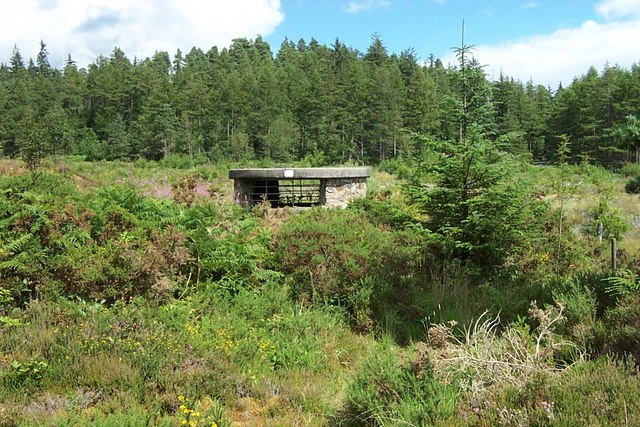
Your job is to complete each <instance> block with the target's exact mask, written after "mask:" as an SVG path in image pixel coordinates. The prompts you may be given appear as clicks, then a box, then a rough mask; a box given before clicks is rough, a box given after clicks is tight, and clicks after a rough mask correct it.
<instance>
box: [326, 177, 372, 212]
mask: <svg viewBox="0 0 640 427" xmlns="http://www.w3.org/2000/svg"><path fill="white" fill-rule="evenodd" d="M320 194H321V196H323V199H322V202H321V203H322V204H323V205H325V206H327V207H334V208H346V207H347V205H348V204H349V202H350V201H352V200H355V199H361V198H363V197H365V196H366V195H367V179H366V178H338V179H324V180H322V188H321V189H320Z"/></svg>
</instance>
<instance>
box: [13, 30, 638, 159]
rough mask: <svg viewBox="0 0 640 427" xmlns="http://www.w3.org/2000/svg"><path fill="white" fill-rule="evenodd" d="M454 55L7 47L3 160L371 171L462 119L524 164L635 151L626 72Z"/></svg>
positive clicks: (633, 80) (335, 48)
mask: <svg viewBox="0 0 640 427" xmlns="http://www.w3.org/2000/svg"><path fill="white" fill-rule="evenodd" d="M456 52H457V54H458V59H459V63H458V64H446V65H445V64H442V62H441V61H440V60H439V59H437V58H433V57H432V58H428V59H427V60H426V62H425V61H424V59H419V58H417V57H416V55H415V53H414V52H413V50H411V49H407V50H405V51H403V52H401V53H400V54H395V53H389V52H388V51H387V49H386V48H385V46H384V43H383V41H382V40H381V39H380V38H378V37H374V39H373V41H372V43H371V45H370V47H369V48H368V49H367V51H366V52H364V53H362V52H358V51H355V50H353V49H351V48H349V47H347V46H346V45H345V44H344V43H342V42H340V41H339V40H337V39H336V41H335V42H334V43H333V44H332V45H330V46H326V45H321V44H319V43H318V42H316V41H315V40H313V39H312V40H311V41H310V42H309V43H307V42H305V41H304V40H300V41H298V42H297V43H294V42H292V41H288V40H285V41H284V42H283V43H282V45H281V46H280V47H279V48H278V50H277V51H276V52H274V51H273V50H272V48H271V46H269V44H268V43H266V42H265V41H263V40H262V39H261V38H260V37H257V38H256V39H255V40H247V39H236V40H234V42H233V43H232V45H231V46H230V47H229V48H228V49H227V48H224V49H222V50H221V51H219V50H218V49H217V48H215V47H214V48H211V49H210V50H208V51H207V52H204V51H203V50H201V49H199V48H195V47H194V48H193V49H192V50H191V51H190V52H188V53H186V54H185V53H183V52H180V51H178V52H176V53H174V54H169V53H167V52H156V54H155V55H154V56H153V57H152V58H144V59H140V58H127V56H126V54H125V52H123V51H121V50H120V49H119V48H115V49H114V50H113V52H112V53H111V55H110V56H109V57H99V58H97V59H96V60H95V62H94V63H93V64H90V65H89V66H88V67H87V68H86V69H85V68H82V69H79V68H78V66H77V65H76V64H75V63H74V61H73V59H72V58H71V57H69V58H68V60H67V61H66V64H65V66H64V68H63V69H56V68H53V67H52V66H51V65H50V64H49V61H48V52H47V47H46V44H45V43H44V42H42V43H41V48H40V51H39V53H38V55H37V57H36V58H35V61H34V60H33V59H29V60H27V59H26V58H23V57H22V56H21V54H20V51H19V49H18V48H17V47H16V48H15V49H14V51H13V54H12V56H11V59H10V61H9V64H3V65H2V67H1V68H0V82H1V83H2V84H1V85H0V112H1V114H2V121H1V123H2V127H0V141H2V150H3V154H4V155H5V156H16V155H17V154H18V153H20V152H30V151H33V150H34V149H36V151H43V153H51V154H59V155H62V154H64V155H69V154H79V155H84V156H86V158H87V159H88V160H103V159H106V160H133V159H139V158H143V159H149V160H160V159H162V158H163V157H165V156H169V155H174V154H180V155H188V156H201V157H207V158H209V159H211V160H213V161H219V160H230V161H246V160H253V159H257V160H260V159H269V160H272V161H274V162H280V163H282V162H290V161H298V160H302V159H305V158H307V159H312V160H313V162H314V163H318V164H321V163H325V164H339V163H344V162H354V163H362V164H377V163H379V162H381V161H384V160H387V159H394V158H399V159H409V158H412V157H413V156H415V155H416V154H418V153H419V152H420V149H421V147H420V144H416V142H415V140H414V139H413V138H412V137H411V134H412V133H418V134H420V135H422V136H427V137H429V138H432V139H436V140H450V141H457V140H460V139H461V137H463V135H462V134H461V130H460V128H461V123H463V124H464V123H475V124H476V125H477V126H479V127H481V128H482V132H483V134H484V135H485V136H486V137H488V138H490V139H492V140H502V141H503V142H504V144H505V147H506V149H507V150H508V151H509V152H512V153H517V154H525V153H527V154H529V155H530V157H531V158H532V159H533V160H535V161H554V160H555V157H556V151H557V147H558V144H559V141H560V140H561V138H560V136H561V135H566V136H567V137H568V138H569V141H570V142H571V146H570V151H569V153H568V154H569V156H570V157H571V160H572V161H574V162H578V161H581V160H585V159H586V160H587V161H589V162H592V163H596V164H601V165H606V166H613V165H618V164H620V163H621V162H622V161H625V160H627V159H628V156H629V153H630V152H632V151H633V155H635V148H636V146H635V144H637V143H635V142H633V141H631V142H630V140H629V138H625V137H624V136H625V132H626V131H628V130H629V129H632V128H633V127H634V126H636V121H637V119H636V117H637V115H638V112H639V110H640V83H639V82H638V80H639V73H640V69H639V68H638V67H637V66H635V65H634V66H633V67H632V69H631V70H625V69H622V68H620V67H617V66H606V67H605V68H604V70H602V72H598V71H597V70H596V69H595V68H591V69H589V70H585V74H584V75H583V76H580V77H577V78H576V79H575V80H574V81H573V82H570V84H568V85H567V86H566V87H558V88H548V87H544V86H541V85H537V84H536V83H535V82H532V81H529V82H520V81H514V80H513V79H512V78H510V77H509V76H500V78H499V79H498V80H497V81H489V80H488V79H487V77H486V76H485V74H484V72H483V67H482V62H481V59H479V60H477V59H476V58H474V57H473V50H472V48H471V47H469V46H461V47H460V48H458V49H457V51H456ZM465 55H466V56H465ZM35 139H37V140H38V141H37V142H35V141H34V140H35ZM635 139H636V140H637V138H635ZM632 140H633V138H632ZM26 146H29V147H32V149H25V147H26Z"/></svg>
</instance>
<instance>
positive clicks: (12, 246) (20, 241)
mask: <svg viewBox="0 0 640 427" xmlns="http://www.w3.org/2000/svg"><path fill="white" fill-rule="evenodd" d="M32 237H33V235H32V234H31V233H27V234H23V235H22V236H20V237H18V238H17V239H16V240H14V241H13V242H9V243H6V244H5V245H3V246H2V252H3V253H9V254H10V255H12V254H15V253H16V252H20V251H21V250H22V248H23V247H24V246H25V245H26V244H27V243H28V242H29V240H31V238H32Z"/></svg>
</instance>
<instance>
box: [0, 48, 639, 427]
mask: <svg viewBox="0 0 640 427" xmlns="http://www.w3.org/2000/svg"><path fill="white" fill-rule="evenodd" d="M456 53H457V57H458V64H456V66H449V67H445V66H444V65H443V64H442V63H441V61H438V60H437V59H435V58H431V59H430V60H429V61H428V62H427V63H424V64H423V63H421V62H419V61H418V59H417V58H416V57H415V55H414V54H413V53H412V51H411V50H407V51H405V52H402V53H401V54H400V55H395V54H391V55H389V54H388V53H387V51H386V49H385V47H384V44H383V43H382V40H380V39H379V38H377V37H376V38H374V40H373V42H372V45H371V46H370V48H369V49H368V50H367V52H366V53H364V54H362V53H359V52H356V51H353V50H352V49H349V48H347V47H345V45H343V44H342V43H341V42H339V41H338V40H336V42H335V44H334V45H332V46H331V47H327V46H322V45H319V44H318V43H317V42H316V41H314V40H311V41H310V42H309V43H306V42H304V41H300V42H298V43H297V44H294V43H291V42H290V41H285V42H284V43H283V44H282V46H281V48H280V50H279V51H278V52H277V54H276V55H275V56H274V55H272V52H271V50H270V47H269V45H268V44H266V43H265V42H264V41H262V39H261V38H259V37H258V38H257V39H256V40H254V41H250V40H246V39H238V40H236V41H234V43H233V44H232V46H231V47H230V48H229V49H222V50H221V51H218V50H217V49H216V48H212V49H210V50H209V51H208V52H206V53H204V52H203V51H202V50H200V49H197V48H194V49H193V50H192V51H190V52H189V53H188V54H186V55H184V56H183V55H182V53H181V52H176V54H175V58H174V60H173V61H172V60H171V59H170V58H169V55H168V54H167V53H166V52H158V53H157V54H156V55H154V57H153V58H145V59H143V60H140V61H138V60H135V61H133V62H131V61H130V60H129V59H127V58H126V55H125V54H124V52H122V51H121V50H120V49H117V48H116V49H114V51H113V54H112V55H111V56H110V57H109V58H105V57H100V58H98V59H97V60H96V61H95V63H94V64H91V65H90V66H89V67H88V68H87V69H78V68H77V66H76V65H75V64H74V62H73V60H72V59H71V58H69V61H68V63H67V64H66V66H65V68H64V70H56V69H54V68H53V67H51V66H50V65H49V63H48V60H47V51H46V45H45V44H44V43H42V44H41V50H40V53H39V54H38V56H37V58H36V60H35V61H28V63H27V62H25V61H24V59H23V58H22V57H21V55H20V52H19V50H18V49H17V48H16V49H15V50H14V52H13V55H12V58H11V61H10V64H8V65H4V64H3V65H1V66H0V144H1V147H2V157H1V158H0V425H7V426H13V425H25V426H27V425H28V426H31V425H86V426H89V425H90V426H122V425H131V426H138V425H159V426H162V425H167V426H169V425H171V426H173V425H188V426H200V425H208V426H278V425H280V426H292V425H305V426H307V425H311V426H313V425H331V426H333V425H337V426H340V425H342V426H398V425H400V426H402V425H412V426H413V425H415V426H431V425H441V426H446V425H456V426H493V425H504V426H523V425H524V426H538V425H556V426H573V425H575V426H584V425H603V426H604V425H640V419H639V418H640V381H639V378H638V373H637V366H638V363H640V344H639V343H640V294H639V290H640V282H639V278H638V277H639V274H640V271H639V269H638V266H639V265H640V263H639V261H640V234H639V227H640V205H639V204H638V196H637V194H638V193H639V192H640V168H639V167H638V161H639V160H640V157H639V153H640V151H639V150H638V149H639V147H640V145H639V142H640V138H639V135H640V131H639V129H640V126H639V124H638V117H639V116H640V92H639V90H640V89H639V88H640V85H639V84H638V82H640V80H638V71H639V68H638V67H636V66H634V67H632V69H631V70H623V69H621V68H618V67H607V68H606V69H605V70H603V72H602V73H600V74H599V73H598V72H597V71H596V70H595V69H593V68H592V69H591V70H589V71H588V73H587V74H586V75H584V76H582V77H579V78H576V80H575V81H574V82H572V84H571V85H569V86H567V87H566V88H558V90H557V91H554V92H552V91H551V90H550V89H549V88H544V87H541V86H536V85H535V84H534V83H533V82H529V83H526V84H522V83H521V82H515V81H513V80H512V79H509V78H508V77H505V76H501V77H500V79H499V80H498V81H494V82H491V81H489V80H488V79H487V78H486V76H485V74H484V71H483V68H482V66H481V65H480V63H479V62H478V61H477V60H476V59H475V58H473V56H472V49H471V47H469V46H461V47H460V48H457V49H456ZM285 164H286V165H287V166H290V167H292V166H295V165H299V166H318V165H328V164H331V165H337V164H372V165H373V167H374V168H373V170H374V173H373V176H372V177H371V179H369V183H368V184H369V194H368V196H367V197H366V198H365V199H362V200H358V201H354V202H352V203H351V204H350V205H349V207H348V208H347V209H344V210H327V209H323V208H319V207H318V208H312V209H309V210H305V211H302V212H294V211H292V210H290V209H286V208H285V209H269V207H268V206H266V204H265V206H255V207H252V208H244V207H240V206H237V205H235V204H234V203H233V202H232V201H231V193H232V190H231V182H230V181H229V180H228V179H227V176H228V175H227V174H228V169H229V168H230V167H231V166H232V165H233V166H234V167H235V166H238V165H240V166H263V167H268V166H273V165H285ZM613 239H615V242H616V245H617V250H616V252H615V255H616V263H615V266H614V265H613V263H612V258H611V251H610V242H612V241H614V240H613Z"/></svg>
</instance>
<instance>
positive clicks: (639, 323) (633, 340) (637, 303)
mask: <svg viewBox="0 0 640 427" xmlns="http://www.w3.org/2000/svg"><path fill="white" fill-rule="evenodd" d="M596 339H597V341H598V343H599V345H600V351H601V352H602V353H603V354H614V355H615V356H617V358H619V359H621V360H624V359H626V358H628V357H630V358H632V360H633V361H634V362H635V364H636V365H639V364H640V295H638V294H637V293H635V294H632V295H629V296H627V297H625V298H623V299H621V300H620V301H619V302H618V304H617V305H616V306H615V307H613V308H610V309H609V310H607V312H606V313H605V315H604V317H603V318H602V319H601V320H600V321H599V324H598V329H597V338H596Z"/></svg>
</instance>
